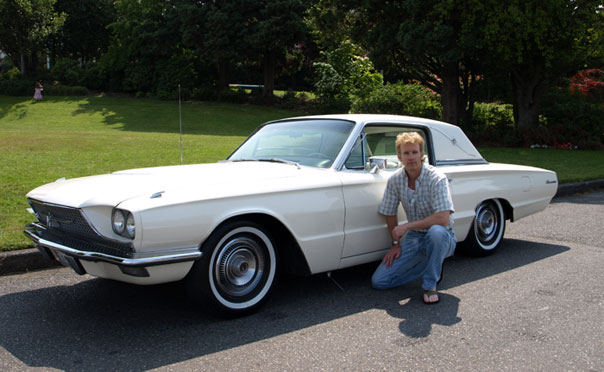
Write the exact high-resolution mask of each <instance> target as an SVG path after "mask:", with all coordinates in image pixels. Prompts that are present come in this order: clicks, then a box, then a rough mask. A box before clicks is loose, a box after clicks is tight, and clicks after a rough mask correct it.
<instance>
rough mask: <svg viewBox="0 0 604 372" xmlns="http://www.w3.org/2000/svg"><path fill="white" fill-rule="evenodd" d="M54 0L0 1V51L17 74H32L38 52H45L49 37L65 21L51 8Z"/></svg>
mask: <svg viewBox="0 0 604 372" xmlns="http://www.w3.org/2000/svg"><path fill="white" fill-rule="evenodd" d="M55 2H56V0H19V1H15V0H0V25H2V27H0V50H2V51H4V52H5V53H6V54H8V56H9V57H10V59H11V60H12V61H13V63H14V64H15V65H17V66H18V67H19V69H20V70H21V73H22V74H23V75H25V76H30V75H32V74H33V73H34V72H35V69H36V67H37V61H38V58H39V57H38V53H39V52H41V51H43V50H45V49H46V48H45V47H46V43H47V41H48V39H49V37H50V36H51V35H52V34H54V33H56V32H57V31H58V30H59V29H60V27H61V26H62V25H63V22H64V21H65V14H63V13H58V12H57V11H55V9H54V5H55Z"/></svg>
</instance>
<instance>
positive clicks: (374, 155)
mask: <svg viewBox="0 0 604 372" xmlns="http://www.w3.org/2000/svg"><path fill="white" fill-rule="evenodd" d="M404 132H417V133H419V134H420V135H421V136H422V137H423V138H424V155H426V157H425V159H424V162H425V163H428V157H427V154H428V151H427V146H428V142H427V140H426V134H425V133H424V131H422V130H421V129H418V128H412V127H401V126H396V127H394V126H380V125H376V126H374V125H369V126H367V127H366V128H365V130H364V136H363V142H364V143H363V146H361V145H359V143H358V141H359V140H357V144H356V145H355V147H354V149H353V151H352V152H351V153H350V155H349V157H348V159H347V160H346V163H345V166H346V168H347V169H355V170H369V169H371V168H372V167H373V166H374V165H375V164H377V165H378V166H379V167H380V168H386V169H397V168H400V167H401V166H402V164H401V163H400V162H399V160H398V156H397V153H396V137H397V136H398V135H399V134H400V133H404Z"/></svg>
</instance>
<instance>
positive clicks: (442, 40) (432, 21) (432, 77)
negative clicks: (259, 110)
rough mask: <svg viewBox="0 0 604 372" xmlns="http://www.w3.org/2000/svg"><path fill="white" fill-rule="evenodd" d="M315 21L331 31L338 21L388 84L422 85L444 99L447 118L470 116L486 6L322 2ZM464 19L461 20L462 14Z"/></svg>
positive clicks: (433, 1)
mask: <svg viewBox="0 0 604 372" xmlns="http://www.w3.org/2000/svg"><path fill="white" fill-rule="evenodd" d="M319 3H320V4H321V6H322V7H323V8H326V7H327V8H330V10H329V11H326V10H325V9H323V10H322V12H320V11H318V10H316V9H313V10H312V12H311V13H312V14H314V15H316V14H318V15H319V19H318V20H317V21H315V22H314V24H316V25H318V27H321V26H325V27H326V29H327V30H326V31H327V32H331V31H330V30H331V26H330V25H329V24H328V23H327V22H326V20H329V19H330V18H331V19H335V20H336V21H337V22H339V23H340V24H341V25H342V29H343V30H349V35H350V37H351V38H352V40H353V41H354V42H357V43H359V44H360V45H362V46H363V47H364V48H366V49H367V50H368V51H369V52H370V56H371V59H372V60H373V62H374V63H375V65H376V66H377V67H378V68H379V69H380V70H383V71H384V76H385V78H386V80H388V81H401V80H402V81H405V82H411V81H418V82H420V83H421V84H422V85H424V86H426V87H428V88H430V89H432V90H433V91H435V92H437V93H438V94H440V96H441V102H442V108H443V115H442V117H443V120H445V121H448V122H451V123H454V124H460V123H461V122H462V117H463V116H464V114H465V113H468V115H469V114H471V107H472V103H473V95H472V84H473V83H474V82H475V81H476V76H477V75H478V74H480V73H481V64H480V60H479V58H478V57H477V55H478V56H480V55H481V53H483V48H482V44H483V42H482V39H481V38H482V31H481V27H482V24H483V23H484V17H482V16H481V15H480V12H481V10H482V9H483V7H482V6H481V5H480V2H478V1H438V0H427V1H425V0H424V1H419V0H403V1H386V0H370V1H365V0H321V1H320V2H319ZM460 15H463V16H460Z"/></svg>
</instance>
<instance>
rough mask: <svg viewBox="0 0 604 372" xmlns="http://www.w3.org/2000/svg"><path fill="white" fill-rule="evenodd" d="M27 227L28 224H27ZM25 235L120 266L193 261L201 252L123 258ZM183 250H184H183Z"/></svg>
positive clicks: (82, 256) (188, 250) (66, 251)
mask: <svg viewBox="0 0 604 372" xmlns="http://www.w3.org/2000/svg"><path fill="white" fill-rule="evenodd" d="M28 227H29V225H28ZM24 233H25V235H27V236H28V237H29V238H30V239H31V240H32V241H33V242H34V244H36V245H40V246H42V247H45V248H48V249H50V250H56V251H59V252H61V253H63V254H66V255H68V256H71V257H74V258H77V259H80V260H83V261H92V262H108V263H111V264H114V265H120V266H132V267H134V266H156V265H165V264H171V263H178V262H186V261H195V260H198V259H200V258H201V257H202V255H203V253H201V251H199V248H198V247H192V248H186V249H182V250H180V251H181V253H172V254H164V255H162V256H155V257H144V258H123V257H117V256H112V255H108V254H104V253H98V252H86V251H80V250H77V249H73V248H69V247H67V246H64V245H62V244H58V243H54V242H51V241H49V240H46V239H42V238H41V237H39V236H38V235H36V233H35V232H34V231H32V230H25V231H24ZM183 251H184V252H183Z"/></svg>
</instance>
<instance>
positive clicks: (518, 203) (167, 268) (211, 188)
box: [25, 115, 558, 315]
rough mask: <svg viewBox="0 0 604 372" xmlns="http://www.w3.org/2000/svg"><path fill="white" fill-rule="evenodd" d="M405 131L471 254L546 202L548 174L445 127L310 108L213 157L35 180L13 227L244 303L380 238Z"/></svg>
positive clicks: (97, 263)
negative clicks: (483, 150)
mask: <svg viewBox="0 0 604 372" xmlns="http://www.w3.org/2000/svg"><path fill="white" fill-rule="evenodd" d="M406 131H413V132H418V133H419V134H420V135H422V136H423V137H424V139H425V148H424V152H425V154H426V162H428V163H429V164H432V165H434V166H436V167H438V168H439V169H440V170H441V171H442V172H444V173H445V174H446V175H447V177H448V178H449V180H450V184H451V188H452V195H453V203H454V206H455V213H454V214H453V217H454V220H455V224H454V229H455V234H456V236H457V240H458V241H459V242H462V241H464V243H465V244H466V245H468V246H470V247H472V249H473V250H474V252H476V253H478V254H489V253H491V252H493V251H494V250H495V249H496V248H497V247H498V245H499V244H500V243H501V241H502V239H503V234H504V231H505V223H506V220H511V221H516V220H518V219H520V218H522V217H525V216H527V215H529V214H533V213H536V212H539V211H541V210H543V209H545V208H546V207H547V205H548V204H549V202H550V200H551V199H552V197H553V196H554V194H555V193H556V190H557V186H558V185H557V184H558V180H557V177H556V173H554V172H551V171H548V170H544V169H539V168H533V167H526V166H517V165H507V164H493V163H488V162H487V161H486V160H485V159H483V157H482V156H481V155H480V153H479V152H478V151H477V150H476V148H475V147H474V146H473V145H472V143H471V142H470V141H469V140H468V138H467V137H466V136H465V135H464V133H463V132H462V131H461V129H460V128H459V127H456V126H453V125H449V124H445V123H442V122H437V121H433V120H426V119H420V118H414V117H404V116H390V115H327V116H310V117H299V118H291V119H284V120H277V121H273V122H269V123H266V124H263V125H261V126H260V127H259V128H258V129H257V130H256V131H255V132H254V133H253V134H252V135H251V136H250V137H249V138H248V139H247V140H246V141H245V142H244V143H243V144H241V145H240V146H239V148H237V149H236V150H235V151H234V152H233V153H232V154H231V155H230V156H229V157H228V158H227V159H226V160H225V161H221V162H218V163H215V164H197V165H181V166H167V167H157V168H144V169H132V170H126V171H120V172H115V173H112V174H105V175H99V176H91V177H83V178H76V179H71V180H58V181H56V182H53V183H50V184H47V185H44V186H40V187H38V188H36V189H34V190H32V191H31V192H29V193H28V194H27V198H28V200H29V203H30V205H31V207H32V209H33V211H34V212H35V214H36V216H37V219H38V222H36V223H33V224H30V225H28V226H27V229H26V230H25V233H26V235H28V236H29V237H30V238H31V239H32V240H33V241H34V243H35V245H36V246H37V247H38V249H39V250H40V251H41V252H42V254H44V255H45V256H46V257H48V258H50V259H55V260H58V261H60V262H61V263H63V264H64V265H67V266H70V267H72V268H73V269H74V270H75V271H76V272H77V273H79V274H85V273H87V274H90V275H93V276H97V277H101V278H109V279H114V280H119V281H123V282H129V283H134V284H156V283H165V282H171V281H178V280H182V279H184V280H185V284H186V286H187V289H188V292H189V293H190V295H191V296H192V297H193V298H194V299H196V300H198V301H200V302H201V303H203V304H205V305H208V307H209V308H210V309H213V310H215V311H216V312H218V313H219V314H222V315H240V314H244V313H247V312H250V311H252V310H255V309H256V308H258V307H259V306H260V305H261V304H262V303H264V302H265V300H266V299H267V296H268V295H269V293H270V291H271V288H272V287H273V285H274V283H275V280H276V277H277V272H278V271H280V270H283V271H288V272H293V273H295V274H302V275H309V274H316V273H321V272H330V271H333V270H338V269H342V268H345V267H349V266H353V265H359V264H363V263H367V262H371V261H377V260H380V259H381V258H382V256H383V255H384V254H385V252H386V251H387V250H388V249H389V248H390V246H391V239H390V235H389V233H388V230H387V228H386V222H385V218H384V217H383V216H381V215H380V214H378V207H379V205H380V202H381V199H382V195H383V192H384V188H385V186H386V181H387V180H388V178H389V177H390V176H392V174H394V172H395V171H396V170H397V169H399V168H400V166H401V164H400V163H399V161H398V159H397V155H396V149H395V138H396V135H397V134H399V133H401V132H406ZM404 220H405V215H404V212H403V210H402V208H399V221H404ZM367 280H368V281H369V280H370V278H367Z"/></svg>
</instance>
